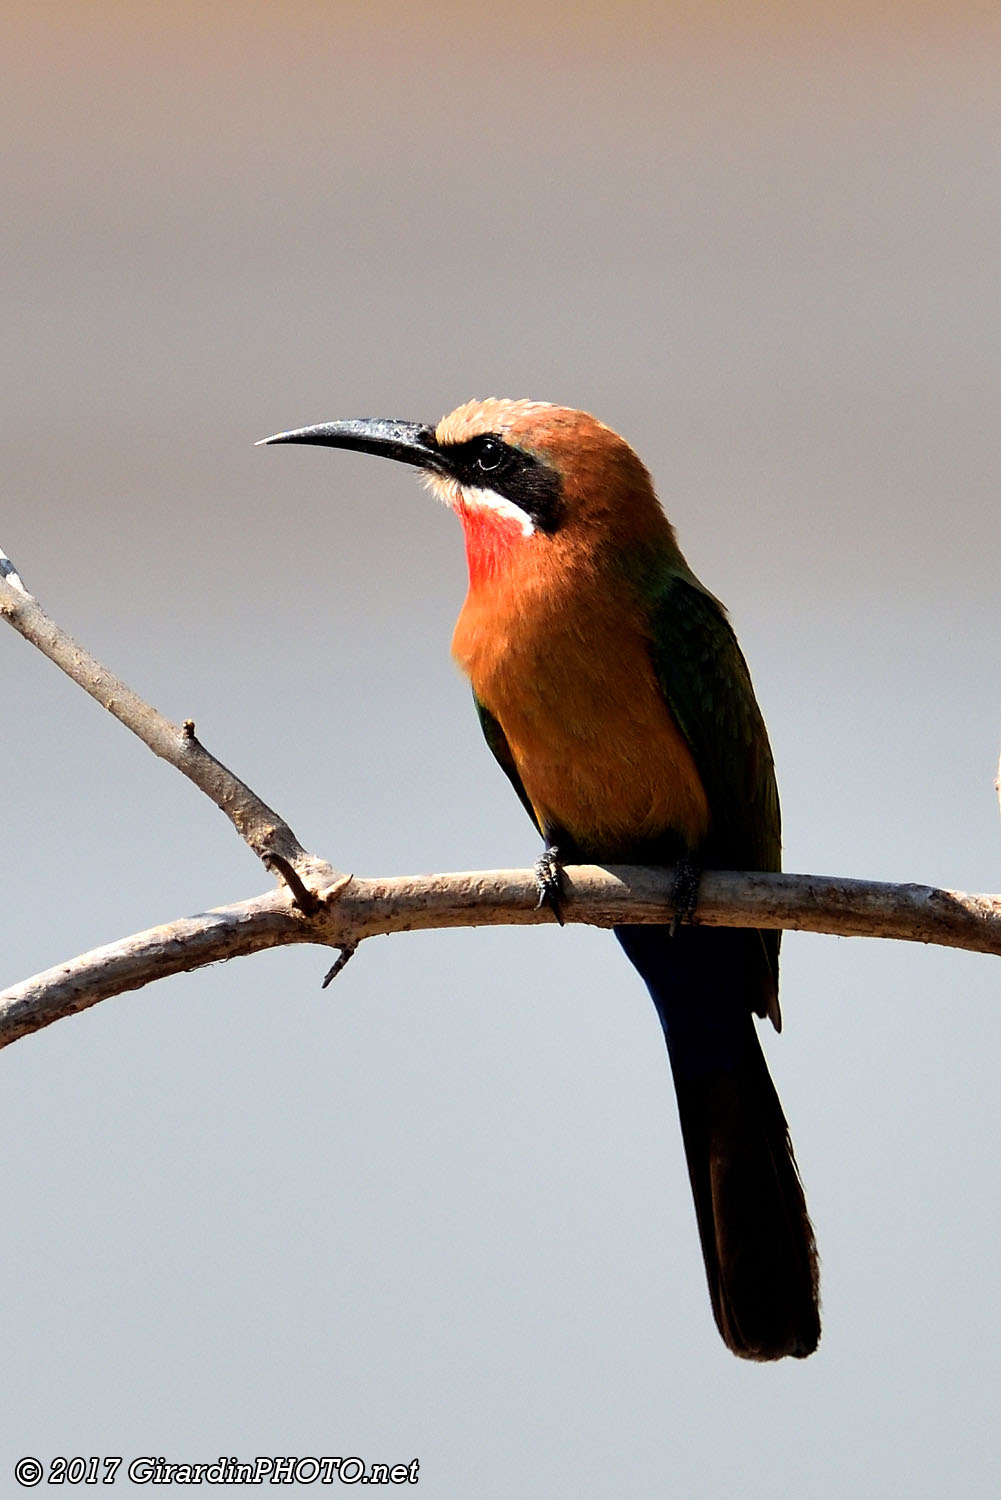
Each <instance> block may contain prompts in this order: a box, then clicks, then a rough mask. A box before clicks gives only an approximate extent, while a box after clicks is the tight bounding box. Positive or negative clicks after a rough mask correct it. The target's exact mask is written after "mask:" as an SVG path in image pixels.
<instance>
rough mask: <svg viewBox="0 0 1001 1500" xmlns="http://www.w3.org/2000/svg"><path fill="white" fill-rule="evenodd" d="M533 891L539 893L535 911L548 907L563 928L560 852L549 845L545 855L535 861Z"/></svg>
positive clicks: (553, 845) (552, 845)
mask: <svg viewBox="0 0 1001 1500" xmlns="http://www.w3.org/2000/svg"><path fill="white" fill-rule="evenodd" d="M534 874H535V889H536V890H537V891H538V893H539V899H538V902H537V903H536V907H535V909H536V911H538V910H539V908H540V907H543V906H548V907H549V909H550V911H551V912H552V914H553V916H554V917H555V918H556V920H557V922H559V924H560V926H561V927H562V926H563V895H564V891H563V866H562V865H561V864H560V851H559V850H558V849H557V847H556V845H555V844H550V845H549V846H548V848H547V849H546V851H545V853H544V854H542V855H541V856H540V857H539V858H538V859H537V860H536V861H535V869H534Z"/></svg>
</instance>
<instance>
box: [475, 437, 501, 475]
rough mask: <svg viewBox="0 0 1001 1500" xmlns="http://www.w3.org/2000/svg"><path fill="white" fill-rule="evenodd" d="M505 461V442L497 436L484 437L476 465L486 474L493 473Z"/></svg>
mask: <svg viewBox="0 0 1001 1500" xmlns="http://www.w3.org/2000/svg"><path fill="white" fill-rule="evenodd" d="M503 462H504V444H503V443H499V442H498V441H497V439H496V438H484V439H483V441H482V443H481V444H480V447H479V452H478V453H477V455H476V467H477V468H478V469H482V471H483V473H484V474H492V473H494V472H495V471H496V470H497V469H499V468H500V467H501V465H502V464H503Z"/></svg>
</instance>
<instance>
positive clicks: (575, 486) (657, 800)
mask: <svg viewBox="0 0 1001 1500" xmlns="http://www.w3.org/2000/svg"><path fill="white" fill-rule="evenodd" d="M262 442H264V443H266V444H270V443H306V444H319V445H321V446H329V447H335V448H344V449H349V450H355V451H359V452H363V453H371V454H376V455H381V456H383V457H386V458H391V459H394V460H396V461H397V462H401V463H404V464H408V465H411V466H414V467H416V468H417V469H419V470H420V471H422V475H423V478H424V480H425V482H426V484H427V486H428V487H429V488H430V489H431V490H432V491H433V492H434V493H435V494H436V495H437V497H438V498H439V499H441V500H442V501H444V502H445V504H446V505H447V506H449V507H450V508H451V509H452V510H453V511H454V512H455V513H456V515H457V516H458V518H459V520H460V522H461V523H462V529H463V532H464V537H465V549H466V561H467V567H468V575H469V587H468V593H467V595H466V599H465V602H464V604H463V606H462V610H461V612H460V614H459V617H458V621H457V623H456V626H455V633H454V636H453V640H452V654H453V656H454V658H455V660H456V661H457V663H458V665H459V666H460V668H461V669H462V671H463V672H464V673H465V674H466V676H467V677H468V678H469V680H470V683H471V685H472V689H473V697H474V701H475V706H476V710H477V712H478V714H479V719H480V724H481V726H482V730H483V734H484V736H485V738H486V742H487V744H488V746H489V748H490V750H491V751H492V752H493V755H494V757H495V758H496V760H497V762H498V763H499V765H500V766H501V768H502V769H503V771H504V772H505V773H506V774H507V776H508V778H509V779H510V781H511V783H512V785H513V787H514V790H515V791H516V792H517V794H518V796H519V798H520V799H521V802H522V803H523V805H524V807H525V809H526V811H527V812H528V815H529V817H530V818H531V819H532V821H533V823H534V824H535V825H536V828H537V829H538V831H539V832H540V833H541V835H542V837H543V840H544V844H545V849H544V853H543V855H542V857H541V859H540V860H539V862H538V864H537V866H536V875H537V879H538V882H539V887H540V893H541V894H540V901H541V900H542V899H546V900H548V901H549V902H550V904H552V905H553V906H554V908H555V909H556V912H557V915H559V914H560V912H559V906H560V897H561V892H562V889H563V887H562V869H563V866H564V865H568V864H574V863H584V862H588V863H596V864H605V865H607V864H618V865H623V864H633V865H638V864H642V865H654V866H664V867H670V868H671V869H673V870H674V871H676V872H679V873H678V874H677V875H676V879H677V881H678V891H679V896H678V899H679V903H680V905H681V906H682V908H683V911H682V916H683V917H684V916H687V917H688V918H689V920H682V921H680V922H678V921H677V920H675V921H674V922H672V923H671V924H655V925H646V924H628V923H627V924H623V925H621V926H619V927H617V928H616V929H615V933H616V936H617V938H618V940H619V942H620V944H621V946H622V948H623V949H624V950H625V953H626V956H627V957H628V958H629V960H630V961H631V962H632V964H633V965H634V967H635V968H636V969H637V970H638V972H639V974H640V976H641V977H642V979H643V980H644V981H645V983H646V986H647V989H648V990H649V993H650V995H651V997H652V999H653V1002H654V1005H655V1006H656V1009H657V1013H658V1015H659V1018H660V1022H661V1026H662V1028H663V1032H664V1036H665V1040H666V1043H667V1052H668V1057H669V1060H670V1066H671V1070H672V1073H673V1078H674V1084H675V1091H676V1095H677V1104H678V1113H679V1118H680V1124H681V1137H682V1143H683V1147H684V1152H685V1157H686V1162H687V1167H688V1175H689V1179H690V1183H691V1188H692V1194H693V1198H694V1203H695V1215H696V1221H697V1226H698V1232H699V1237H700V1241H701V1247H702V1254H703V1259H704V1262H705V1271H706V1279H707V1282H708V1287H709V1296H710V1301H711V1304H712V1310H713V1315H714V1317H715V1321H716V1325H717V1327H718V1329H719V1332H720V1335H721V1336H722V1339H723V1341H724V1343H725V1344H726V1346H727V1347H728V1348H729V1349H730V1350H732V1352H733V1353H734V1354H735V1355H738V1356H740V1357H742V1358H745V1359H749V1360H757V1361H766V1360H777V1359H780V1358H783V1357H785V1356H792V1357H794V1358H800V1359H802V1358H804V1357H805V1356H807V1355H809V1354H811V1353H813V1351H814V1350H815V1349H816V1347H817V1344H818V1341H819V1338H820V1302H819V1274H818V1258H817V1249H816V1243H815V1238H814V1232H813V1228H812V1225H811V1222H810V1218H809V1214H808V1211H807V1206H806V1199H805V1195H804V1190H803V1186H802V1181H801V1178H800V1174H799V1169H798V1167H797V1164H796V1158H795V1155H794V1152H793V1147H792V1142H791V1139H790V1135H789V1128H788V1125H787V1123H786V1118H785V1115H784V1113H783V1110H782V1105H781V1103H780V1101H779V1097H778V1094H777V1092H776V1090H775V1086H774V1084H773V1082H772V1079H771V1076H770V1074H769V1071H768V1067H767V1064H766V1062H765V1058H764V1054H763V1052H762V1048H761V1044H760V1041H759V1039H758V1032H757V1028H756V1024H755V1020H754V1017H755V1016H758V1017H762V1018H764V1017H767V1018H769V1019H770V1020H771V1021H772V1023H773V1024H774V1026H775V1028H776V1029H777V1030H778V1029H780V1028H781V1014H780V1010H779V1002H778V958H779V938H780V933H779V932H778V931H765V930H756V929H748V928H744V929H739V928H727V927H708V926H700V925H698V924H697V923H695V922H692V921H691V920H690V918H691V916H692V914H693V908H694V902H695V900H696V896H695V892H696V890H697V880H698V877H699V875H700V873H701V872H702V871H703V870H712V869H733V870H778V869H779V868H780V862H781V851H780V813H779V799H778V791H777V787H776V780H775V771H774V764H773V759H772V753H771V748H770V745H769V739H768V733H767V730H766V728H765V724H764V721H763V719H762V715H761V712H760V709H759V707H758V704H757V700H756V698H755V695H754V690H753V687H752V684H751V678H750V675H749V672H748V668H747V664H746V662H745V660H744V656H743V654H742V652H741V649H740V647H739V645H738V643H737V638H736V636H735V634H734V631H733V629H732V627H731V625H730V623H729V620H728V618H727V615H726V612H725V610H724V608H723V606H722V604H720V602H719V600H717V599H716V598H715V596H714V595H713V594H711V593H710V592H709V590H708V589H707V588H706V587H705V586H704V585H703V584H702V583H700V581H699V580H698V578H697V577H696V576H695V574H694V573H693V572H692V570H691V568H690V567H689V566H688V564H687V562H686V561H685V558H684V556H683V554H682V552H681V550H680V547H679V545H678V542H677V538H676V535H675V531H674V528H673V526H672V525H671V523H670V522H669V520H668V518H667V516H666V514H665V512H664V510H663V509H662V507H661V504H660V502H659V500H658V498H657V496H656V493H655V490H654V486H653V481H652V479H651V477H650V474H649V473H648V471H647V469H646V468H645V467H644V465H643V463H642V462H641V461H640V459H639V457H638V456H637V454H636V453H635V452H634V451H633V449H632V448H631V447H630V445H629V444H628V443H627V442H626V441H625V439H623V438H622V437H620V436H619V435H618V434H617V433H616V432H613V431H612V429H611V428H609V427H607V426H605V425H604V424H603V423H602V422H600V421H598V420H597V419H596V418H595V417H593V416H591V415H590V414H589V413H587V412H583V411H577V410H575V409H573V408H570V407H565V406H559V405H554V404H551V403H549V402H541V401H528V400H510V399H500V398H490V399H488V400H483V401H478V400H474V401H468V402H466V403H464V404H463V405H461V406H459V407H457V408H456V409H455V410H454V411H452V412H451V413H449V415H448V416H446V417H444V418H442V420H441V421H440V422H439V423H438V424H437V426H431V425H428V424H423V423H420V422H408V421H397V420H391V419H385V418H360V419H351V420H346V421H335V422H327V423H322V424H319V425H316V426H311V427H303V428H297V429H293V430H290V431H287V432H281V433H277V434H276V435H275V436H274V437H271V438H265V439H263V440H262Z"/></svg>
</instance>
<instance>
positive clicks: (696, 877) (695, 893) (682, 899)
mask: <svg viewBox="0 0 1001 1500" xmlns="http://www.w3.org/2000/svg"><path fill="white" fill-rule="evenodd" d="M701 878H702V871H701V870H700V869H699V867H698V865H695V864H693V863H692V861H691V860H690V859H681V860H679V861H678V863H677V865H676V867H675V871H674V884H673V886H672V887H671V905H672V906H673V907H674V916H673V917H672V918H671V936H672V937H674V934H675V933H676V932H677V930H678V928H679V927H680V926H681V924H682V922H690V921H691V920H692V918H693V917H694V916H695V908H696V907H697V906H698V904H699V881H700V880H701Z"/></svg>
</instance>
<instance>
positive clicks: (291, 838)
mask: <svg viewBox="0 0 1001 1500" xmlns="http://www.w3.org/2000/svg"><path fill="white" fill-rule="evenodd" d="M0 555H2V554H0ZM6 562H7V565H8V571H7V572H6V576H0V615H2V616H3V617H4V618H5V619H6V620H8V621H9V622H10V624H11V625H13V627H14V629H15V630H17V631H18V632H19V633H20V634H21V635H22V636H24V638H25V640H26V641H29V642H30V643H31V644H32V645H33V646H37V647H38V649H39V651H42V652H43V653H44V654H45V655H46V656H47V657H48V658H49V659H50V661H53V662H55V664H56V666H57V667H59V668H61V670H62V671H64V672H65V673H66V674H67V676H68V677H72V679H73V681H74V682H75V683H77V684H78V685H79V686H80V687H82V688H83V689H84V691H85V692H87V693H89V694H90V696H91V697H92V698H95V699H96V700H97V702H98V703H100V704H101V705H102V706H103V707H104V708H106V709H107V710H108V712H109V713H111V714H114V716H115V718H116V719H118V720H119V721H120V722H121V723H122V724H124V725H125V727H126V729H130V730H131V731H132V733H133V734H135V735H137V736H138V737H139V739H141V740H142V742H143V744H145V745H147V746H148V747H149V748H150V750H152V751H153V753H154V754H155V755H159V756H160V757H161V759H162V760H165V761H168V762H169V763H170V764H171V765H172V766H174V767H175V768H176V769H177V770H178V771H181V772H183V774H184V775H185V776H187V777H188V779H189V780H190V781H193V782H194V784H195V786H197V787H198V789H199V791H202V792H204V793H205V795H206V796H207V797H209V798H210V799H211V800H212V801H213V802H214V803H215V805H216V807H218V808H220V809H221V810H222V811H223V812H224V813H225V814H226V816H227V817H228V818H229V820H230V822H231V823H232V824H233V826H234V827H235V828H236V830H237V832H238V833H239V834H240V836H241V838H242V839H244V840H245V842H246V843H247V844H249V845H250V848H251V849H253V851H254V853H255V854H256V855H257V857H258V858H259V859H261V860H262V861H263V862H264V864H265V865H268V866H269V867H270V864H272V863H273V864H274V865H275V866H276V867H277V868H278V869H279V870H280V871H283V872H285V871H287V870H288V869H289V868H291V870H292V871H293V872H294V874H295V875H296V876H298V877H299V888H300V889H301V888H303V887H304V886H310V887H313V886H318V885H324V884H327V883H328V882H329V880H330V879H331V877H332V876H333V875H334V874H335V872H334V871H332V870H331V868H330V866H329V865H327V864H325V863H324V862H323V861H320V860H318V859H317V858H316V857H315V856H313V855H310V854H308V853H307V852H306V850H305V849H304V848H303V846H302V845H301V844H300V842H299V840H298V839H297V838H296V836H295V834H294V833H293V832H292V829H291V828H290V827H289V825H288V824H287V823H286V822H285V820H284V818H282V817H280V816H279V815H278V813H276V812H275V811H274V809H273V808H271V807H269V806H268V805H267V803H266V802H264V801H262V799H261V798H260V797H258V795H257V793H256V792H254V791H253V790H252V789H251V788H250V787H249V786H247V784H246V783H245V782H243V781H241V780H240V779H239V777H237V776H235V775H234V774H233V772H232V771H230V770H228V769H227V767H226V766H224V765H223V764H222V762H221V761H218V760H216V758H215V756H214V755H212V754H210V752H209V751H208V750H206V749H205V747H204V745H202V744H201V743H200V741H199V740H198V739H197V738H196V736H195V726H194V722H193V721H192V720H191V719H187V720H185V722H184V724H183V726H180V727H179V726H178V725H177V724H172V723H171V722H170V720H169V719H167V718H165V717H164V715H163V714H161V713H159V712H158V711H157V710H156V709H155V708H153V707H151V705H150V704H148V703H146V702H144V701H143V699H142V698H140V697H139V696H138V694H137V693H134V692H133V691H132V689H131V688H129V687H127V686H126V684H125V683H124V682H122V681H121V679H120V678H118V677H115V676H114V675H113V674H112V673H111V672H109V671H108V670H107V668H106V667H104V666H102V664H101V663H100V662H99V661H98V660H97V658H96V657H93V656H91V654H90V652H89V651H86V650H84V648H83V647H82V646H80V645H79V644H78V643H77V642H76V641H75V640H74V639H73V638H72V636H70V635H67V633H66V631H64V630H63V629H62V628H61V627H60V626H58V625H57V624H56V623H55V622H54V621H53V620H51V619H50V618H49V616H48V615H47V614H46V613H45V611H44V610H43V609H42V607H41V605H40V604H39V603H38V600H37V599H35V598H34V596H33V595H31V594H29V593H27V591H26V590H25V589H24V585H23V584H22V583H21V581H20V579H19V578H18V576H17V573H16V571H15V570H14V567H13V564H11V563H10V562H9V559H6Z"/></svg>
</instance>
